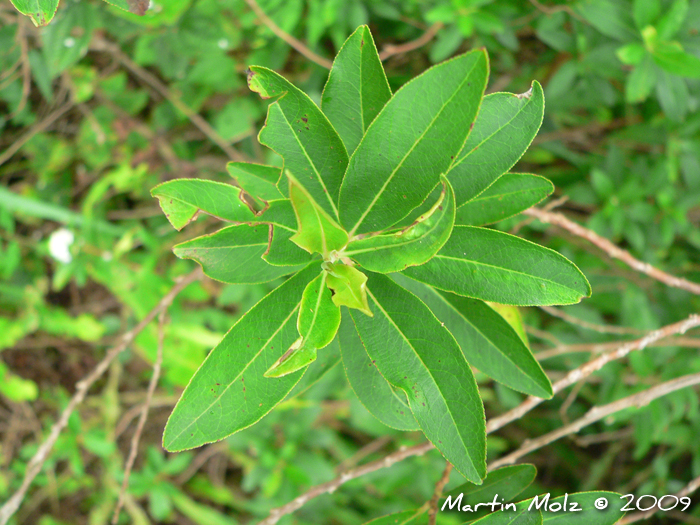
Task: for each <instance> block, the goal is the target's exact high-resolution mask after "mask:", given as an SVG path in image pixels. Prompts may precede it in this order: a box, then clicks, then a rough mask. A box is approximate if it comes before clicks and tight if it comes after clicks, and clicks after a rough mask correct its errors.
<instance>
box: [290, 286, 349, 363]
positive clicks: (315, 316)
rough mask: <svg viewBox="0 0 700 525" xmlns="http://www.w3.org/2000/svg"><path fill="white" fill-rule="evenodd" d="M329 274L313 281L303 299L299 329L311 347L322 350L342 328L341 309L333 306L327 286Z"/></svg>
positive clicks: (298, 322)
mask: <svg viewBox="0 0 700 525" xmlns="http://www.w3.org/2000/svg"><path fill="white" fill-rule="evenodd" d="M327 278H328V273H327V272H321V275H319V276H318V277H316V279H314V280H313V281H311V282H310V283H309V284H308V286H307V287H306V289H305V290H304V295H302V297H301V307H300V308H299V319H298V320H297V328H298V329H299V335H301V336H302V337H303V338H304V339H305V340H306V341H307V342H308V343H309V344H310V345H311V346H313V347H315V348H317V349H319V350H320V349H321V348H324V347H325V346H327V345H328V344H329V343H330V342H331V341H332V340H333V338H334V337H335V334H336V332H337V331H338V327H339V326H340V307H339V306H336V305H335V304H333V300H332V299H331V291H330V290H329V289H328V287H327V286H326V280H327Z"/></svg>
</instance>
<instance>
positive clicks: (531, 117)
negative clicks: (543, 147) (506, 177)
mask: <svg viewBox="0 0 700 525" xmlns="http://www.w3.org/2000/svg"><path fill="white" fill-rule="evenodd" d="M543 115H544V93H543V92H542V86H540V84H539V82H537V81H535V82H533V83H532V87H531V88H530V90H529V91H527V92H526V93H523V94H521V95H513V94H512V93H493V94H492V95H488V96H486V97H484V102H483V103H482V104H481V110H480V111H479V116H478V117H477V119H476V123H475V124H474V129H473V130H472V132H471V134H470V135H469V138H468V139H467V143H466V144H465V145H464V149H462V151H461V152H460V153H459V157H457V160H456V161H455V163H454V165H453V166H452V167H451V169H450V171H449V172H448V173H447V178H448V179H449V180H450V182H451V183H452V187H453V188H454V190H455V200H456V202H457V207H458V208H459V207H460V206H461V205H462V204H464V203H465V202H467V201H469V200H471V199H473V198H474V197H476V196H477V195H479V194H480V193H481V192H482V191H484V190H485V189H486V188H488V187H489V186H490V185H491V184H493V182H494V181H495V180H496V179H498V177H500V176H501V175H503V174H504V173H505V172H506V171H508V170H509V169H511V168H512V167H513V166H514V165H515V163H516V162H517V161H518V160H519V159H520V157H522V156H523V153H525V151H526V150H527V148H528V147H529V146H530V144H531V143H532V141H533V139H534V138H535V135H537V131H538V130H539V129H540V125H541V124H542V118H543Z"/></svg>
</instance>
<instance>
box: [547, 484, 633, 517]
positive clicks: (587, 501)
mask: <svg viewBox="0 0 700 525" xmlns="http://www.w3.org/2000/svg"><path fill="white" fill-rule="evenodd" d="M599 498H605V499H606V500H607V501H608V506H607V508H606V509H604V510H599V509H597V508H596V506H595V501H596V500H597V499H599ZM540 501H542V498H540ZM627 501H628V500H627V499H623V498H621V497H620V495H619V494H618V493H616V492H607V491H597V492H577V493H575V494H568V495H566V496H559V497H558V498H554V499H550V500H549V502H548V504H547V509H550V508H551V506H552V505H553V504H555V503H558V504H561V508H562V510H561V511H559V512H550V511H548V510H545V509H544V508H542V517H543V518H544V520H543V523H544V524H546V525H580V524H581V523H585V524H586V525H612V524H613V523H616V522H617V521H618V520H619V519H620V518H622V516H624V515H625V512H624V511H621V510H620V509H621V508H622V507H624V505H625V503H627ZM573 503H577V504H578V508H580V509H581V511H580V512H564V511H563V509H564V508H566V509H571V505H572V504H573ZM557 507H558V506H557ZM534 508H535V507H534V506H533V509H534Z"/></svg>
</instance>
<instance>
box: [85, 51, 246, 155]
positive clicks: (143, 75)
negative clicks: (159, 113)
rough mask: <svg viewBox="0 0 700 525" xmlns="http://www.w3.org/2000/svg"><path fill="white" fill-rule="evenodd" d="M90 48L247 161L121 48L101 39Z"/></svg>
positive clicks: (224, 148) (212, 139) (214, 141)
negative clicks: (104, 53)
mask: <svg viewBox="0 0 700 525" xmlns="http://www.w3.org/2000/svg"><path fill="white" fill-rule="evenodd" d="M90 47H91V48H92V49H94V50H96V51H106V52H107V53H109V54H110V55H112V56H113V57H114V58H115V59H116V60H117V61H118V62H119V63H121V64H122V65H123V66H124V67H125V68H127V69H128V70H129V71H131V72H132V73H133V74H134V75H135V76H136V77H138V78H139V79H141V80H142V81H144V82H145V83H146V84H148V85H149V86H151V87H152V88H153V89H154V90H155V91H156V92H158V93H159V94H160V95H161V96H163V98H165V99H166V100H168V102H170V103H171V104H172V105H173V106H175V107H176V108H177V109H178V110H179V111H181V112H182V113H183V114H184V115H185V116H186V117H187V118H188V119H190V122H192V124H194V125H195V126H196V127H197V128H198V129H199V130H200V131H201V132H202V133H204V134H205V135H206V136H207V138H209V140H211V141H212V142H213V143H214V144H216V145H217V146H219V147H220V148H221V149H222V150H223V151H224V153H226V155H228V157H229V158H230V159H232V160H237V161H245V160H246V158H245V156H244V155H242V154H241V153H239V152H238V151H237V150H236V149H234V148H232V147H231V145H230V144H229V143H228V142H227V141H226V140H225V139H224V138H223V137H222V136H221V135H219V133H218V132H217V131H216V130H215V129H214V128H213V127H211V125H210V124H209V123H208V122H207V121H206V120H205V119H204V117H202V116H201V115H200V114H199V113H197V112H196V111H194V110H193V109H192V108H191V107H189V106H188V105H187V104H185V103H184V102H183V101H182V99H181V98H180V97H178V96H176V95H175V94H174V93H173V92H172V91H170V89H168V86H166V85H165V84H163V83H162V82H161V81H160V80H159V79H158V78H157V77H156V76H155V75H153V74H152V73H150V72H149V71H147V70H146V69H144V68H142V67H141V66H139V65H138V64H137V63H136V62H134V61H133V60H131V59H130V58H129V57H128V56H127V55H125V54H124V53H122V51H121V50H120V49H119V46H117V45H115V44H112V43H111V42H108V41H107V40H103V39H101V38H93V40H92V42H91V44H90Z"/></svg>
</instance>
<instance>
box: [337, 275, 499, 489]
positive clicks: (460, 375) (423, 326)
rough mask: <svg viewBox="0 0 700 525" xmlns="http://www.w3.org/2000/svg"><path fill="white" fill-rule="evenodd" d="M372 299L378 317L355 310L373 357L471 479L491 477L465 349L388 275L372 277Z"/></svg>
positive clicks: (434, 440) (426, 428)
mask: <svg viewBox="0 0 700 525" xmlns="http://www.w3.org/2000/svg"><path fill="white" fill-rule="evenodd" d="M368 295H369V296H370V298H371V299H372V303H373V311H374V317H372V318H370V317H367V316H364V315H358V314H357V313H355V312H354V311H352V310H350V315H351V317H352V319H353V320H354V322H355V326H356V328H357V332H358V333H359V335H360V338H361V339H362V343H363V344H364V347H365V349H366V350H367V354H368V355H369V356H370V358H371V359H372V361H374V363H375V365H376V367H377V369H378V370H379V372H380V373H381V374H382V375H383V376H384V378H385V379H386V380H387V381H389V383H391V384H392V385H394V386H395V387H397V388H399V389H401V390H403V391H404V392H405V394H406V395H407V396H408V404H409V406H410V407H411V411H412V412H413V415H414V417H415V418H416V421H418V424H419V425H420V427H421V429H422V430H423V433H424V434H425V435H426V437H427V438H428V439H429V440H430V441H431V442H432V443H433V444H434V445H435V446H436V447H437V449H438V450H440V452H441V453H442V454H443V455H444V456H445V457H446V458H447V460H448V461H449V462H450V463H452V464H453V465H454V466H455V468H456V469H457V470H459V471H460V472H461V473H462V474H463V475H464V476H465V477H466V478H467V479H468V480H470V481H473V482H475V483H480V482H481V480H482V479H483V478H484V477H485V476H486V427H485V420H484V408H483V406H482V404H481V398H480V397H479V390H478V388H477V386H476V381H475V380H474V375H473V374H472V371H471V368H470V367H469V363H467V361H466V359H464V355H463V354H462V352H461V350H460V349H459V345H458V344H457V342H456V341H455V340H454V337H452V335H451V334H450V332H449V331H448V330H447V328H445V327H444V326H442V324H441V323H440V321H438V320H437V319H436V318H435V316H434V315H433V313H432V312H431V311H430V310H429V309H428V307H427V306H425V304H424V303H423V302H422V301H421V300H420V299H418V298H417V297H416V296H415V295H413V294H411V293H410V292H408V291H406V290H404V289H403V288H401V287H400V286H399V285H397V284H396V283H394V282H393V281H392V280H391V279H389V278H388V277H386V276H384V275H381V274H371V278H370V280H369V282H368ZM417 319H420V322H416V320H417Z"/></svg>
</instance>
